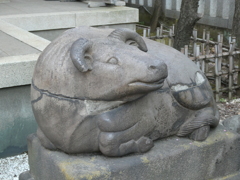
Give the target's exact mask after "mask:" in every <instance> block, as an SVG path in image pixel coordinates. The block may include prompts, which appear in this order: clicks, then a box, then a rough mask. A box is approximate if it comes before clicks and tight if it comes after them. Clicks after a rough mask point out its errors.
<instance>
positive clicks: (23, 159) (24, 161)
mask: <svg viewBox="0 0 240 180" xmlns="http://www.w3.org/2000/svg"><path fill="white" fill-rule="evenodd" d="M27 170H29V166H28V156H27V154H26V153H24V154H21V155H17V156H12V157H8V158H3V159H0V180H18V176H19V174H21V173H22V172H24V171H27Z"/></svg>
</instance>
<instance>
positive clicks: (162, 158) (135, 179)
mask: <svg viewBox="0 0 240 180" xmlns="http://www.w3.org/2000/svg"><path fill="white" fill-rule="evenodd" d="M226 126H228V125H226ZM226 126H225V127H224V126H222V125H219V126H218V127H217V128H216V129H214V130H212V131H211V132H210V135H209V137H208V138H207V140H205V141H204V142H196V141H191V140H189V139H187V138H179V137H176V136H174V137H171V138H167V139H163V140H158V141H156V142H155V147H153V148H152V149H151V150H150V151H149V152H147V153H145V154H133V155H129V156H125V157H120V158H110V157H105V156H103V155H101V154H81V155H68V154H65V153H62V152H58V151H49V150H47V149H45V148H43V147H42V146H41V144H40V142H39V140H38V138H37V137H36V135H34V134H32V135H30V136H29V138H28V150H29V151H28V155H29V164H30V172H25V173H22V174H21V175H20V177H19V179H20V180H30V179H31V180H33V179H34V180H44V179H46V180H47V179H51V180H70V179H74V180H81V179H84V180H85V179H89V180H90V179H91V180H108V179H109V180H110V179H116V180H118V179H131V180H146V179H149V180H154V179H156V180H159V179H161V180H175V179H194V180H203V179H228V180H237V179H240V173H239V168H240V155H239V152H240V135H239V134H238V133H237V132H235V130H233V129H232V128H228V127H226Z"/></svg>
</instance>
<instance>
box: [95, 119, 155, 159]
mask: <svg viewBox="0 0 240 180" xmlns="http://www.w3.org/2000/svg"><path fill="white" fill-rule="evenodd" d="M145 123H146V122H145ZM145 123H144V122H143V121H139V122H137V123H136V124H135V125H133V126H132V127H130V128H128V129H126V130H123V131H119V132H101V133H100V135H99V148H100V151H101V152H102V153H103V154H105V155H107V156H124V155H126V154H130V153H143V152H147V151H148V150H150V149H151V148H152V147H153V146H154V144H153V141H152V140H151V139H150V138H148V137H147V136H145V135H146V134H148V133H149V130H150V129H148V128H146V125H145Z"/></svg>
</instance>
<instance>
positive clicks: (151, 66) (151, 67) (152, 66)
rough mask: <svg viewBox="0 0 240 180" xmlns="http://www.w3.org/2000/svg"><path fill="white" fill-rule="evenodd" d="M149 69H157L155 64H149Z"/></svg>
mask: <svg viewBox="0 0 240 180" xmlns="http://www.w3.org/2000/svg"><path fill="white" fill-rule="evenodd" d="M149 69H157V66H154V65H150V66H149Z"/></svg>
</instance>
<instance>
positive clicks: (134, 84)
mask: <svg viewBox="0 0 240 180" xmlns="http://www.w3.org/2000/svg"><path fill="white" fill-rule="evenodd" d="M164 80H165V79H160V80H158V81H154V82H140V81H138V82H132V83H130V84H128V85H129V86H130V87H138V88H144V89H149V90H154V89H159V88H161V87H162V86H163V84H164Z"/></svg>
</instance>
